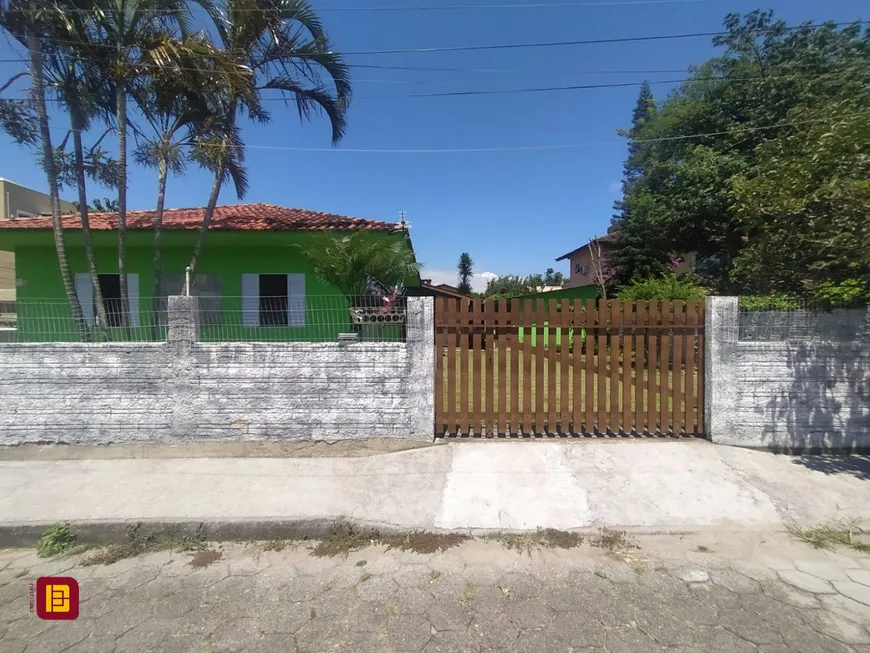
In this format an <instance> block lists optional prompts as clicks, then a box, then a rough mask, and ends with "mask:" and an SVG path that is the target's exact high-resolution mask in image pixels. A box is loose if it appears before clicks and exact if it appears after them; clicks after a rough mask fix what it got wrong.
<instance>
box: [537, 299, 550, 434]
mask: <svg viewBox="0 0 870 653" xmlns="http://www.w3.org/2000/svg"><path fill="white" fill-rule="evenodd" d="M545 319H546V309H545V308H544V300H543V299H538V300H536V301H535V434H536V435H539V434H543V433H544V422H545V420H546V419H547V415H546V413H545V412H544V408H545V406H544V402H545V401H546V399H547V397H546V390H545V387H546V386H545V385H544V359H545V358H546V355H547V354H546V352H545V351H544V334H543V328H542V326H543V324H544V320H545Z"/></svg>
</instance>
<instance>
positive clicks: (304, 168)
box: [0, 0, 868, 283]
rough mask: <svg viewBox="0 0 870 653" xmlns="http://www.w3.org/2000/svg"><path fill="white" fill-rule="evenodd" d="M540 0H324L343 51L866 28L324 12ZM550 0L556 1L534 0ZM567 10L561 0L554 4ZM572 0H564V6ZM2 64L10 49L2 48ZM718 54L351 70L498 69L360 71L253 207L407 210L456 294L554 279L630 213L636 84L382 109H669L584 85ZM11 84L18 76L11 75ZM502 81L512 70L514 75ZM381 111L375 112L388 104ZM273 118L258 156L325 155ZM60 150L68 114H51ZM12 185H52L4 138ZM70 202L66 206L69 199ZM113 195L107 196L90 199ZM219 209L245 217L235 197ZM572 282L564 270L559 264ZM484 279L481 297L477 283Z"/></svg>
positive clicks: (599, 98) (563, 98)
mask: <svg viewBox="0 0 870 653" xmlns="http://www.w3.org/2000/svg"><path fill="white" fill-rule="evenodd" d="M535 1H536V0H353V2H350V0H314V4H315V6H316V7H318V8H319V9H320V10H321V16H322V18H323V21H324V23H325V25H326V26H327V28H328V30H329V33H330V36H331V39H332V41H333V43H334V49H335V50H337V51H354V50H373V49H377V50H382V49H392V48H397V49H403V48H425V47H440V46H447V47H449V46H462V45H480V44H497V43H529V42H540V41H563V40H581V39H597V38H610V37H626V36H643V35H657V34H678V33H685V32H711V31H718V30H719V29H720V28H721V23H722V19H723V18H724V16H725V15H726V14H727V13H728V12H730V11H740V12H748V11H751V10H752V9H754V8H756V7H759V6H760V7H761V8H773V9H775V10H776V13H777V15H778V16H779V17H781V18H783V19H785V20H786V21H788V22H789V23H790V24H793V23H797V22H800V21H803V20H813V21H822V20H835V21H838V22H841V21H849V20H855V19H866V18H868V12H867V9H868V5H867V4H866V3H864V2H861V1H859V0H834V1H832V2H830V3H826V5H827V6H825V7H822V6H820V3H818V2H817V1H815V0H776V1H774V2H771V1H770V0H768V2H767V3H765V4H762V5H759V4H757V2H755V1H745V0H697V1H679V2H670V3H668V2H655V3H653V2H650V3H648V4H642V3H638V2H635V3H631V4H608V2H611V3H612V1H613V0H601V4H600V6H573V7H558V8H542V7H527V8H504V9H451V10H439V11H396V12H391V11H373V12H360V11H327V9H330V8H333V9H334V8H340V7H353V6H356V7H362V6H365V7H409V6H432V5H444V4H451V5H466V6H468V5H472V6H473V5H484V4H509V3H515V4H520V3H525V4H534V3H535ZM537 1H540V2H544V1H545V0H537ZM550 1H551V2H558V1H559V0H550ZM565 1H566V2H567V1H570V0H565ZM0 50H2V53H0V58H8V57H11V56H13V54H14V52H13V48H12V47H11V46H10V45H9V43H8V42H6V41H2V40H0ZM712 54H714V48H713V47H712V45H711V43H710V39H709V38H694V39H675V40H668V41H653V42H645V43H622V44H601V45H585V46H571V47H558V48H540V49H514V50H494V51H476V52H445V53H410V54H392V55H354V56H348V57H347V62H348V63H351V64H380V65H388V66H419V67H455V68H462V69H486V70H488V71H491V72H475V71H474V70H463V71H462V72H438V71H392V70H377V69H365V68H354V69H353V77H354V85H355V100H354V102H353V105H352V107H351V109H350V113H349V128H348V133H347V136H346V137H345V139H344V140H343V141H342V143H341V144H340V145H339V146H338V147H337V148H335V150H333V151H323V152H300V151H288V150H280V149H265V148H264V149H260V148H256V147H251V148H250V149H249V150H248V153H247V157H248V163H249V168H250V179H251V187H250V191H249V193H248V195H247V197H246V198H245V201H248V202H269V203H274V204H283V205H287V206H295V207H302V208H310V209H316V210H321V211H329V212H333V213H339V214H346V215H353V216H359V217H366V218H375V219H382V220H396V219H397V212H398V211H399V210H405V211H407V212H408V219H409V220H410V222H411V224H412V229H411V233H412V237H413V241H414V245H415V249H416V251H417V253H418V258H419V259H420V261H421V262H423V264H424V265H425V267H426V268H427V269H428V270H430V271H432V272H430V276H433V277H434V278H436V279H437V280H438V281H449V280H451V279H452V278H453V277H454V276H455V274H454V269H455V264H456V260H457V259H458V257H459V254H460V253H461V252H462V251H468V252H470V254H471V256H472V258H473V259H474V261H475V270H476V271H477V272H478V273H496V274H511V273H519V274H525V273H531V272H543V271H544V270H545V269H546V268H547V267H550V266H556V267H557V268H559V266H558V265H556V264H555V263H554V259H555V258H556V257H557V256H559V255H561V254H563V253H564V252H567V251H569V250H571V249H574V248H575V247H577V246H578V245H580V244H582V243H583V242H585V241H587V240H588V239H589V238H590V237H592V236H594V235H596V234H601V233H603V232H604V231H605V230H606V228H607V225H608V223H609V221H610V217H611V213H612V205H613V202H614V200H615V199H617V198H618V192H619V190H618V186H619V185H618V182H619V179H620V176H621V169H622V162H623V158H624V154H625V143H624V141H623V140H622V139H621V138H620V137H619V136H618V135H617V134H616V130H617V129H619V128H622V127H625V126H627V125H628V123H629V121H630V118H631V111H632V108H633V106H634V103H635V100H636V97H637V87H627V88H610V89H596V90H579V91H565V92H554V93H534V94H513V95H510V94H509V95H490V96H486V95H484V96H471V97H444V98H407V97H406V98H397V97H393V98H388V97H386V98H385V97H383V96H396V95H405V94H410V93H425V92H440V91H461V90H484V89H510V88H523V87H537V86H550V85H572V84H596V83H614V82H640V81H642V80H643V79H644V78H648V79H649V80H650V81H651V82H653V91H654V93H655V95H656V96H657V97H658V98H663V97H665V96H666V94H667V93H668V91H669V90H670V89H671V88H672V85H669V84H656V83H655V82H656V81H658V80H667V79H676V78H680V77H682V76H683V75H682V74H681V73H676V74H675V73H659V74H644V73H618V72H606V73H602V72H587V71H625V70H685V69H686V67H687V66H689V65H690V64H693V63H698V62H700V61H702V60H704V59H705V58H707V57H709V56H711V55H712ZM2 65H3V66H4V69H3V71H2V72H5V73H7V74H8V73H12V72H14V71H15V70H16V68H15V67H14V64H8V63H6V64H2ZM503 71H507V72H503ZM379 96H380V97H379ZM268 104H269V106H270V107H271V108H272V111H273V121H272V123H271V124H269V125H247V126H246V127H245V130H244V137H245V140H246V141H247V143H248V144H249V145H250V146H269V147H302V148H329V129H328V123H327V121H326V119H325V118H322V117H319V118H315V119H314V120H313V121H312V122H311V123H308V124H305V125H300V123H299V120H298V117H297V116H296V113H295V110H294V109H293V108H292V107H288V108H286V109H285V108H284V107H283V105H282V104H281V103H279V102H269V103H268ZM54 117H55V119H56V120H57V122H58V124H57V126H58V131H57V132H55V134H58V133H59V134H60V136H61V137H62V133H63V132H62V129H61V126H62V125H64V124H65V121H64V120H63V119H62V118H63V117H62V116H54ZM565 144H582V145H584V146H583V147H576V148H565V149H551V150H541V151H534V150H531V151H529V150H525V151H522V150H521V151H501V152H463V153H456V152H454V153H413V154H409V153H361V152H351V151H347V150H350V149H412V150H413V149H460V148H498V147H524V146H545V145H546V146H549V145H565ZM0 147H2V148H3V150H4V157H3V160H4V161H5V162H6V163H5V165H4V166H2V168H0V176H2V177H6V178H10V179H13V180H15V181H17V182H19V183H22V184H25V185H27V186H31V187H34V188H37V189H45V180H44V177H43V175H42V173H41V171H40V170H39V169H38V168H37V166H36V163H35V161H34V159H33V158H32V157H31V156H30V155H29V153H26V152H24V151H21V150H18V151H16V148H15V146H14V145H12V144H11V143H10V141H9V140H8V138H5V137H3V138H2V139H0ZM155 186H156V178H155V173H154V172H153V171H151V170H143V169H139V168H135V167H134V168H133V169H132V170H131V177H130V184H129V201H130V206H131V208H142V209H144V208H151V207H153V205H154V202H155ZM209 186H210V178H209V176H208V175H207V174H205V173H202V172H200V171H198V170H196V169H194V168H191V169H190V170H189V171H188V173H187V174H186V175H185V177H184V178H183V179H172V180H170V184H169V188H168V197H167V206H171V207H183V206H202V205H204V204H205V203H206V201H207V198H208V192H209ZM73 195H74V192H73V193H70V192H66V193H65V196H69V198H70V199H72V198H73ZM106 195H110V193H109V192H108V191H105V190H103V189H99V188H95V189H93V191H92V192H91V196H98V197H102V196H106ZM221 199H222V203H235V202H236V201H237V200H236V197H235V195H233V194H232V193H231V192H226V191H225V192H224V194H223V196H222V198H221ZM560 265H561V269H563V271H565V272H567V266H566V264H565V263H562V264H560ZM482 282H483V280H482V278H481V279H479V283H482Z"/></svg>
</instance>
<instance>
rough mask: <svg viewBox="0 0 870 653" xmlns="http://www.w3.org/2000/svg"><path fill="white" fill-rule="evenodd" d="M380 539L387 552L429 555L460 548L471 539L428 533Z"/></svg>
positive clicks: (449, 534) (421, 532) (462, 536)
mask: <svg viewBox="0 0 870 653" xmlns="http://www.w3.org/2000/svg"><path fill="white" fill-rule="evenodd" d="M380 539H381V543H382V544H386V545H387V551H389V550H390V549H398V550H399V551H413V552H414V553H420V554H422V555H428V554H430V553H437V552H438V551H446V550H447V549H452V548H453V547H454V546H459V545H460V544H462V543H463V542H467V541H468V540H469V539H471V538H469V537H468V536H467V535H460V534H459V533H426V532H424V531H420V532H415V533H407V534H405V535H389V536H385V537H382V538H380Z"/></svg>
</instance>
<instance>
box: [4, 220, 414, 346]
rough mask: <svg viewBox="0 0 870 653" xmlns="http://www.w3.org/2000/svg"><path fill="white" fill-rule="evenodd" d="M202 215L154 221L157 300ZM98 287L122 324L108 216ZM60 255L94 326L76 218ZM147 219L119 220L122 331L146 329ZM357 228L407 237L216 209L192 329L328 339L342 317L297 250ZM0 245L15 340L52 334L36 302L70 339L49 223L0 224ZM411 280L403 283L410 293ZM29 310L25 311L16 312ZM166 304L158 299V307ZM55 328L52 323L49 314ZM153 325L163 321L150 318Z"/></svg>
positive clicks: (362, 223) (167, 289)
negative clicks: (9, 281)
mask: <svg viewBox="0 0 870 653" xmlns="http://www.w3.org/2000/svg"><path fill="white" fill-rule="evenodd" d="M204 210H205V209H202V208H195V209H167V210H166V211H165V212H164V216H163V229H164V234H163V247H162V268H163V275H162V287H163V293H162V295H164V296H165V295H172V294H180V293H181V291H182V287H183V284H184V270H185V267H186V266H187V264H188V262H189V261H190V256H191V253H192V251H193V246H194V241H195V239H196V230H197V229H198V228H199V225H200V223H201V220H202V216H203V213H204ZM90 222H91V229H92V232H93V240H94V248H95V254H96V259H97V269H98V271H99V272H100V275H99V278H100V289H101V290H102V294H103V301H104V305H105V308H106V312H107V313H108V319H109V323H110V324H109V326H113V327H116V326H121V320H122V319H123V312H122V311H120V310H119V306H118V303H119V299H120V277H119V275H118V273H117V272H116V271H117V269H118V254H117V224H118V217H117V214H115V213H92V214H91V215H90ZM63 226H64V229H65V234H66V240H67V250H68V252H67V255H68V258H69V261H70V267H71V269H72V271H73V272H74V274H75V281H76V290H77V293H78V295H79V298H80V303H81V304H82V307H83V310H84V312H85V318H86V319H87V320H88V322H89V323H91V324H92V323H93V320H94V314H95V307H94V301H93V296H94V292H93V287H92V285H91V280H90V275H89V274H88V273H87V262H86V259H85V251H84V247H83V245H82V239H81V223H80V221H79V218H78V216H65V217H64V219H63ZM153 227H154V212H153V211H129V212H128V213H127V258H126V262H127V263H126V264H127V286H128V295H129V303H130V306H129V325H130V326H132V327H136V326H143V327H144V326H148V325H153V324H155V316H154V315H153V310H152V306H153V300H152V298H151V297H150V295H151V293H152V284H153V267H154V256H153V254H154V231H153ZM352 231H365V232H368V233H370V234H371V237H372V238H396V239H403V240H405V241H406V242H407V243H408V247H411V241H410V238H409V237H408V235H407V232H406V230H404V229H403V228H402V227H401V226H400V225H397V224H393V223H388V222H380V221H376V220H363V219H360V218H350V217H345V216H339V215H331V214H328V213H319V212H316V211H307V210H302V209H292V208H285V207H282V206H275V205H271V204H241V205H236V206H219V207H217V209H216V210H215V214H214V221H213V222H212V225H211V228H210V232H209V235H208V238H207V241H206V245H205V248H204V251H203V254H202V257H201V259H200V262H199V263H198V266H197V270H196V277H195V279H194V283H193V289H192V291H191V294H195V295H198V296H199V297H200V323H201V325H202V336H203V339H218V338H220V337H221V335H222V334H225V333H227V329H226V327H233V326H237V327H249V328H251V329H257V331H256V332H253V331H246V338H249V339H258V338H261V337H262V338H263V339H268V340H275V339H279V340H285V339H290V340H292V339H300V340H312V339H317V340H322V339H331V338H333V337H335V336H337V334H338V333H341V332H344V331H347V329H348V323H349V312H348V310H347V303H346V301H345V299H344V298H343V297H342V296H341V294H340V293H339V291H338V290H337V289H336V288H334V287H331V286H329V285H327V284H325V283H323V282H322V281H320V280H319V279H317V278H316V277H315V276H314V275H313V274H312V273H311V270H310V269H309V267H308V265H307V263H306V262H305V260H304V258H303V257H302V255H301V249H300V248H299V247H296V246H302V247H304V245H305V243H306V242H310V239H311V238H312V236H313V234H315V233H318V232H319V233H322V232H334V233H336V234H341V233H343V232H352ZM0 248H2V249H5V250H7V251H8V250H12V251H14V252H15V254H16V274H17V276H18V278H19V280H20V282H21V283H22V284H23V285H21V286H20V287H19V289H18V290H19V292H18V308H19V311H18V312H19V333H20V334H21V335H24V336H25V337H27V333H28V332H34V333H36V332H39V331H46V330H47V331H53V332H57V331H58V329H57V328H55V324H50V325H49V324H47V323H46V320H47V316H46V313H47V311H48V308H46V307H43V308H42V309H39V310H41V311H42V313H39V314H37V310H38V303H39V302H43V301H45V300H53V302H54V305H55V307H56V309H55V310H58V311H63V312H64V316H65V320H66V322H67V323H66V325H65V328H66V330H68V331H69V332H70V333H71V334H72V335H71V337H73V336H74V335H75V328H74V326H73V325H72V324H70V322H71V320H70V318H69V310H68V307H66V296H65V294H64V290H63V284H62V283H61V278H60V272H59V269H58V265H57V254H56V252H55V248H54V242H53V237H52V230H51V219H50V218H30V219H28V220H15V221H8V222H2V223H0ZM418 283H419V279H414V280H409V283H408V285H409V286H414V285H417V284H418ZM28 305H32V306H33V307H34V308H33V310H32V311H28V310H25V309H26V308H27V306H28ZM163 305H165V300H164V301H163ZM54 317H55V320H54V322H56V321H57V316H56V315H55V316H54ZM157 317H158V319H157V320H156V323H157V324H158V325H159V326H162V325H163V322H165V320H164V319H162V318H160V317H159V316H157Z"/></svg>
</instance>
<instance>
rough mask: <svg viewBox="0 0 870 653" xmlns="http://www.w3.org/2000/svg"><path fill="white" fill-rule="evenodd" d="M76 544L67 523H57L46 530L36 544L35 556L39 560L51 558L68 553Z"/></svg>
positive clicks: (73, 534)
mask: <svg viewBox="0 0 870 653" xmlns="http://www.w3.org/2000/svg"><path fill="white" fill-rule="evenodd" d="M75 544H76V536H75V533H73V532H72V530H71V529H70V526H69V523H68V522H59V523H57V524H55V525H54V526H52V527H51V528H49V529H47V530H46V531H45V532H44V533H43V534H42V537H40V538H39V542H37V543H36V554H37V555H38V556H39V557H40V558H51V557H52V556H56V555H60V554H61V553H64V552H65V551H68V550H69V549H71V548H72V547H74V546H75Z"/></svg>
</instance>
